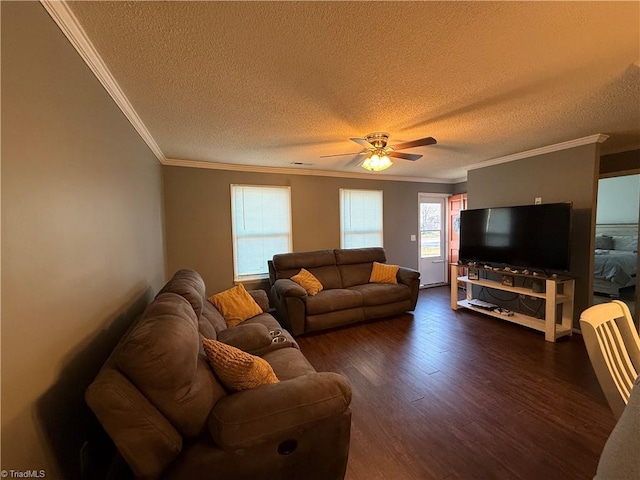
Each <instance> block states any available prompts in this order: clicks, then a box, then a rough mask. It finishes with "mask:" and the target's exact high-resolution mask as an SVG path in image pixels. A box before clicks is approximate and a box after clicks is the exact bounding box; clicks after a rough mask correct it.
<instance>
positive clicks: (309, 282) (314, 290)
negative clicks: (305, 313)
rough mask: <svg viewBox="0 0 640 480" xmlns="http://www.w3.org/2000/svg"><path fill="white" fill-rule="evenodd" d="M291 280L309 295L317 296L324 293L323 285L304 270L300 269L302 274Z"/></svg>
mask: <svg viewBox="0 0 640 480" xmlns="http://www.w3.org/2000/svg"><path fill="white" fill-rule="evenodd" d="M291 280H293V281H294V282H296V283H297V284H298V285H300V286H301V287H302V288H304V289H305V290H306V291H307V293H308V294H309V295H317V294H318V292H321V291H322V283H320V282H319V281H318V279H317V278H316V277H314V276H313V274H312V273H310V272H309V271H308V270H306V269H304V268H302V269H300V273H298V274H297V275H294V276H293V277H291Z"/></svg>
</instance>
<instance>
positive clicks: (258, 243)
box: [231, 185, 291, 281]
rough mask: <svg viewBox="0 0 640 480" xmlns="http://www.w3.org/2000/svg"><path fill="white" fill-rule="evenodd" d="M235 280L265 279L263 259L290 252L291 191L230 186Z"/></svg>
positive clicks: (263, 187)
mask: <svg viewBox="0 0 640 480" xmlns="http://www.w3.org/2000/svg"><path fill="white" fill-rule="evenodd" d="M231 228H232V235H233V267H234V277H235V280H236V281H239V280H251V279H255V278H265V277H266V276H267V275H268V273H269V271H268V267H267V260H271V258H273V256H274V255H275V254H276V253H288V252H291V189H290V188H289V187H268V186H252V185H231Z"/></svg>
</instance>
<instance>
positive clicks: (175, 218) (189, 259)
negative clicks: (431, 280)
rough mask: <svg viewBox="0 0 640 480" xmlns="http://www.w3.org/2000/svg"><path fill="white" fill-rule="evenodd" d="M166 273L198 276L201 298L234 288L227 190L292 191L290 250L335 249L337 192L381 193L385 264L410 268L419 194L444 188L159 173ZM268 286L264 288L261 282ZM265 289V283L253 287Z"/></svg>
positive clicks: (171, 170)
mask: <svg viewBox="0 0 640 480" xmlns="http://www.w3.org/2000/svg"><path fill="white" fill-rule="evenodd" d="M163 172H164V192H165V194H164V195H165V218H166V235H167V236H166V241H167V255H168V268H169V271H170V272H173V271H174V270H177V269H179V268H193V269H195V270H197V271H199V272H200V273H201V274H202V276H203V278H204V280H205V282H206V284H207V290H208V293H215V292H218V291H220V290H224V289H226V288H229V287H231V286H232V285H233V257H232V241H231V198H230V185H231V184H234V183H237V184H249V185H283V186H290V187H291V204H292V207H291V208H292V224H293V225H292V227H293V249H294V251H297V252H302V251H310V250H322V249H331V248H339V247H340V201H339V189H340V188H361V189H371V190H383V191H384V193H383V197H384V212H383V214H384V247H385V250H386V252H387V261H389V262H390V263H395V264H399V265H404V266H408V267H412V268H417V265H418V246H417V243H416V242H411V241H410V236H411V235H412V234H413V235H417V233H418V231H417V230H418V193H419V192H427V193H451V192H452V191H453V189H454V186H453V185H450V184H427V183H413V182H395V181H380V180H360V179H349V178H331V177H321V176H303V175H280V174H262V173H248V172H238V171H224V170H208V169H199V168H188V167H169V166H165V167H163ZM267 285H268V283H267ZM258 286H259V287H261V288H268V287H265V284H264V282H263V283H262V284H259V285H258Z"/></svg>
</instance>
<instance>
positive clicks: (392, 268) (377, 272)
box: [369, 262, 400, 284]
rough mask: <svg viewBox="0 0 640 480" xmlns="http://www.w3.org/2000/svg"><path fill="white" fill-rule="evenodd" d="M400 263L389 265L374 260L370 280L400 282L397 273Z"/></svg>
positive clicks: (375, 281)
mask: <svg viewBox="0 0 640 480" xmlns="http://www.w3.org/2000/svg"><path fill="white" fill-rule="evenodd" d="M399 268H400V267H399V266H398V265H387V264H385V263H378V262H373V269H372V270H371V277H370V278H369V281H370V282H372V283H396V284H397V283H398V280H397V279H396V274H397V273H398V269H399Z"/></svg>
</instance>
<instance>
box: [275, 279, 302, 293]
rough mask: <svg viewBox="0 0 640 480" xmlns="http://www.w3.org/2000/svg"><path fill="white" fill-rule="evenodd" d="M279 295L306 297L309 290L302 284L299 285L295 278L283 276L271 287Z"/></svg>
mask: <svg viewBox="0 0 640 480" xmlns="http://www.w3.org/2000/svg"><path fill="white" fill-rule="evenodd" d="M271 289H272V290H274V291H275V292H276V293H277V294H278V296H279V297H299V298H302V297H305V296H306V295H307V291H306V290H305V289H304V288H302V286H301V285H298V284H297V283H296V282H294V281H293V280H290V279H288V278H281V279H280V280H276V281H275V283H274V284H273V287H271Z"/></svg>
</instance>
